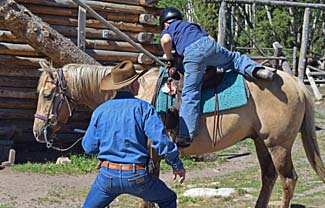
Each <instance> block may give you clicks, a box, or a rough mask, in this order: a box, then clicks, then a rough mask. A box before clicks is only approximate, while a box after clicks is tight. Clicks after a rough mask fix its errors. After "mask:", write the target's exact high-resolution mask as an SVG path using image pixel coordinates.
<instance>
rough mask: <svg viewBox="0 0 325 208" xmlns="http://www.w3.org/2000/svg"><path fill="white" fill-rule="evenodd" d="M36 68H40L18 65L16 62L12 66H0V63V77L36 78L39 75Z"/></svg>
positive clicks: (0, 63) (0, 64)
mask: <svg viewBox="0 0 325 208" xmlns="http://www.w3.org/2000/svg"><path fill="white" fill-rule="evenodd" d="M0 59H1V57H0ZM38 68H40V67H33V66H28V65H27V66H26V65H19V62H16V63H14V64H2V62H1V61H0V76H12V77H16V76H18V77H34V78H37V77H39V76H40V74H41V72H40V71H39V70H38Z"/></svg>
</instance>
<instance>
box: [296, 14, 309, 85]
mask: <svg viewBox="0 0 325 208" xmlns="http://www.w3.org/2000/svg"><path fill="white" fill-rule="evenodd" d="M309 19H310V8H306V9H305V14H304V24H303V29H302V39H301V48H300V56H299V65H298V78H299V79H300V80H301V81H303V80H304V75H305V67H306V54H307V45H308V32H309Z"/></svg>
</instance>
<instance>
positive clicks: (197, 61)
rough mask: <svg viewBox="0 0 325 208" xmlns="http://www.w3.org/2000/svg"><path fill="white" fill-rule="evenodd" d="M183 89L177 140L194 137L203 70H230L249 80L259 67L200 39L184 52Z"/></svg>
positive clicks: (249, 60) (235, 53)
mask: <svg viewBox="0 0 325 208" xmlns="http://www.w3.org/2000/svg"><path fill="white" fill-rule="evenodd" d="M183 56H184V59H183V64H184V70H185V72H184V87H183V92H182V106H181V109H180V113H179V115H180V120H179V136H180V137H190V138H193V137H194V136H196V135H197V134H198V129H199V115H200V98H201V87H202V81H203V77H204V74H205V69H206V67H207V66H215V67H218V68H223V69H233V70H235V71H237V72H238V73H240V74H242V75H244V76H245V77H250V78H252V77H253V76H252V73H253V70H254V69H255V67H262V66H261V65H260V64H257V63H256V62H254V61H252V60H251V59H249V58H248V57H247V56H245V55H241V54H240V53H238V52H231V51H229V50H227V49H225V48H223V47H221V46H220V45H219V44H217V43H216V42H215V41H214V40H213V39H211V38H209V37H203V38H201V39H199V40H198V41H196V42H194V43H192V44H191V45H189V46H188V47H186V48H185V50H184V54H183Z"/></svg>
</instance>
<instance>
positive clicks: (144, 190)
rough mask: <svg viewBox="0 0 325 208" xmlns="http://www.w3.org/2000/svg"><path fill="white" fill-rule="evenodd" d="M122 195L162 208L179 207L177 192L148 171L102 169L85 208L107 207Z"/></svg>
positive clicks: (89, 193)
mask: <svg viewBox="0 0 325 208" xmlns="http://www.w3.org/2000/svg"><path fill="white" fill-rule="evenodd" d="M121 194H131V195H133V196H137V197H140V198H143V199H144V200H146V201H151V202H155V203H157V204H158V205H159V207H161V208H175V207H177V205H176V198H177V196H176V194H175V192H173V191H172V190H170V189H169V188H168V187H167V186H166V185H165V183H164V182H162V181H161V180H160V179H159V178H157V177H153V176H150V175H148V174H147V171H146V170H133V171H132V170H131V171H125V170H112V169H109V168H105V167H101V169H100V172H99V173H98V175H97V178H96V179H95V181H94V183H93V185H92V187H91V188H90V190H89V192H88V195H87V198H86V200H85V203H84V205H83V207H84V208H101V207H106V206H108V205H109V204H110V203H111V202H112V201H113V200H114V199H115V198H116V197H117V196H119V195H121Z"/></svg>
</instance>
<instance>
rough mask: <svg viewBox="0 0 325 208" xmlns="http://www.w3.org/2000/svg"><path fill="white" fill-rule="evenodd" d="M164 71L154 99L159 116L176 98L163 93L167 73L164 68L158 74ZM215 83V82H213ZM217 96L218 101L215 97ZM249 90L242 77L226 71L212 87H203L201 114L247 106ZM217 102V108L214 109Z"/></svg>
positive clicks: (173, 103) (165, 111)
mask: <svg viewBox="0 0 325 208" xmlns="http://www.w3.org/2000/svg"><path fill="white" fill-rule="evenodd" d="M163 71H165V74H164V77H163V80H162V85H161V88H160V89H159V92H158V96H157V99H156V103H155V104H156V105H155V106H156V110H157V112H158V113H159V114H166V113H167V111H168V109H169V108H170V107H171V106H173V105H175V103H176V101H177V99H176V96H171V95H169V94H168V93H164V92H163V91H165V92H166V90H164V88H163V87H164V86H166V85H165V84H166V82H167V79H168V73H167V72H166V70H164V68H162V67H161V68H160V73H162V72H163ZM214 82H217V81H214ZM216 94H217V96H218V99H216V97H215V95H216ZM248 97H249V90H248V88H247V86H246V83H245V80H244V77H243V76H242V75H241V74H238V73H236V72H234V71H232V70H227V71H225V72H224V75H223V77H222V79H221V81H220V82H219V83H218V84H213V86H211V84H210V86H209V87H204V88H203V89H202V92H201V101H200V102H201V114H206V113H212V112H214V111H215V109H218V111H222V110H228V109H232V108H236V107H241V106H244V105H246V104H247V102H248ZM216 100H217V107H216Z"/></svg>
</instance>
